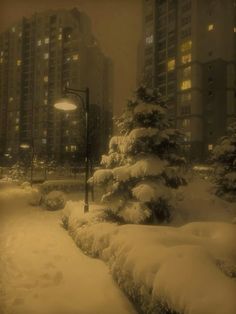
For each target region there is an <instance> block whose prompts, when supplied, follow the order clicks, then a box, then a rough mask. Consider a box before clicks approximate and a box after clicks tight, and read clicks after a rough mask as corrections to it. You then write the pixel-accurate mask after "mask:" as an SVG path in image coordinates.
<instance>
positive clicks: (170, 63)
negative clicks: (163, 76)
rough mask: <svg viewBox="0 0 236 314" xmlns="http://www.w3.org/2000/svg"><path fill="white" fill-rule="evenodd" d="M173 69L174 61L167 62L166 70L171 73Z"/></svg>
mask: <svg viewBox="0 0 236 314" xmlns="http://www.w3.org/2000/svg"><path fill="white" fill-rule="evenodd" d="M174 69H175V59H171V60H169V61H168V62H167V70H168V71H173V70H174Z"/></svg>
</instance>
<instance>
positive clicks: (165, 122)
mask: <svg viewBox="0 0 236 314" xmlns="http://www.w3.org/2000/svg"><path fill="white" fill-rule="evenodd" d="M117 125H118V127H119V129H120V134H121V135H120V136H114V137H113V138H111V140H110V145H109V152H108V155H104V156H103V157H102V166H103V168H104V169H100V170H97V171H96V172H95V173H94V176H93V178H92V180H93V184H95V185H96V184H97V185H103V186H105V187H106V194H105V195H104V196H103V198H102V200H103V202H105V203H106V204H107V210H106V213H107V215H108V216H109V217H110V218H111V217H113V218H114V219H115V220H120V221H121V222H130V223H143V222H148V221H149V222H151V221H169V220H170V219H171V211H172V201H171V199H172V190H173V188H177V187H178V186H179V185H181V184H184V183H185V179H184V176H183V173H182V172H181V168H182V167H181V166H183V164H184V163H185V159H184V158H183V157H181V156H180V144H181V140H182V134H181V133H180V132H179V131H178V130H176V129H174V128H173V127H172V126H171V121H170V120H169V118H168V116H167V107H166V105H165V104H164V103H163V102H160V101H159V97H158V95H157V93H156V92H155V91H153V90H151V91H148V90H147V89H145V88H144V87H141V88H139V89H138V90H137V92H136V95H135V98H134V99H132V100H129V101H128V103H127V107H126V110H125V111H124V113H123V114H122V116H121V117H120V118H119V119H118V120H117Z"/></svg>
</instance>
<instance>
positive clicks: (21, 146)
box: [20, 144, 30, 149]
mask: <svg viewBox="0 0 236 314" xmlns="http://www.w3.org/2000/svg"><path fill="white" fill-rule="evenodd" d="M20 148H23V149H28V148H30V146H29V144H20Z"/></svg>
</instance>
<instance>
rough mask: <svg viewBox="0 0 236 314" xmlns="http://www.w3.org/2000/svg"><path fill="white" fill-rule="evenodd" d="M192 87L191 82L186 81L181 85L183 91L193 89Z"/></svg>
mask: <svg viewBox="0 0 236 314" xmlns="http://www.w3.org/2000/svg"><path fill="white" fill-rule="evenodd" d="M191 86H192V82H191V80H185V81H183V82H182V84H181V89H182V90H185V89H189V88H191Z"/></svg>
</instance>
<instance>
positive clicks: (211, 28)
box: [207, 24, 214, 32]
mask: <svg viewBox="0 0 236 314" xmlns="http://www.w3.org/2000/svg"><path fill="white" fill-rule="evenodd" d="M207 29H208V31H209V32H211V31H213V29H214V24H209V25H208V27H207Z"/></svg>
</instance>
